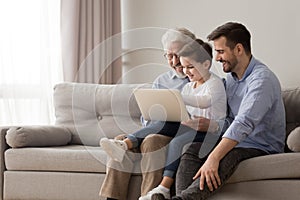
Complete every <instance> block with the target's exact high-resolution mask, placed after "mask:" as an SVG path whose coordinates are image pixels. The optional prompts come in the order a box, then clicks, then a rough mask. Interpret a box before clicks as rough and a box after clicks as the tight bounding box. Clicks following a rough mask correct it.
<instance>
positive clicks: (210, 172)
mask: <svg viewBox="0 0 300 200" xmlns="http://www.w3.org/2000/svg"><path fill="white" fill-rule="evenodd" d="M218 169H219V160H217V159H214V158H212V157H208V159H207V160H206V162H205V163H204V164H203V165H202V167H201V168H200V169H199V171H198V172H197V174H196V175H195V176H194V177H193V179H194V180H195V179H197V178H198V177H200V185H199V187H200V190H203V189H204V184H205V182H206V184H207V186H208V188H209V190H210V191H213V190H214V189H217V188H218V187H219V186H220V185H221V179H220V177H219V174H218Z"/></svg>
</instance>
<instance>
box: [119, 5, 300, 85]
mask: <svg viewBox="0 0 300 200" xmlns="http://www.w3.org/2000/svg"><path fill="white" fill-rule="evenodd" d="M121 2H122V25H123V27H122V31H123V33H131V34H129V35H126V34H125V37H124V41H123V47H124V48H125V50H127V53H125V56H124V61H125V63H124V69H123V74H124V78H123V80H122V81H123V82H125V83H139V82H149V81H152V80H153V79H154V78H155V77H156V76H157V75H158V74H159V73H161V72H162V71H165V70H166V69H168V68H167V64H166V61H165V60H164V59H163V57H162V54H163V50H162V48H161V43H160V37H161V35H162V34H163V32H164V31H165V28H173V27H186V28H188V29H190V30H192V31H193V32H194V33H195V34H196V35H197V36H198V37H200V38H202V39H206V36H207V35H208V34H209V33H210V32H211V31H212V30H213V29H214V28H215V27H217V26H219V25H221V24H223V23H225V22H227V21H237V22H241V23H243V24H244V25H246V26H247V28H248V29H249V31H250V32H251V34H252V52H253V55H254V56H255V57H256V58H258V59H260V60H261V61H263V62H264V63H266V64H267V65H268V66H269V67H270V68H271V69H272V70H273V71H274V72H275V74H276V75H277V76H278V77H279V80H280V82H281V83H282V86H283V87H293V86H300V79H299V78H298V76H299V75H300V66H299V67H298V65H299V64H298V56H300V55H298V52H299V48H300V39H299V36H300V23H299V19H300V12H299V7H300V1H299V0H285V1H274V0H226V1H208V0H206V1H204V0H122V1H121ZM149 27H152V28H149ZM137 28H138V29H137ZM214 71H218V72H220V73H219V74H220V75H221V72H222V70H221V67H220V66H219V64H214Z"/></svg>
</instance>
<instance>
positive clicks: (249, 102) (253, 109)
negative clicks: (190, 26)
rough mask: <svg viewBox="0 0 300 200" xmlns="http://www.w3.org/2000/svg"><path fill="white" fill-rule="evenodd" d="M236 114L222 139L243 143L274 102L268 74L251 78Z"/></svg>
mask: <svg viewBox="0 0 300 200" xmlns="http://www.w3.org/2000/svg"><path fill="white" fill-rule="evenodd" d="M245 89H246V90H247V91H246V92H245V94H244V96H243V99H242V101H241V104H240V107H239V110H238V113H237V115H236V117H235V118H234V120H233V122H232V123H231V125H230V126H229V128H228V129H227V131H226V132H225V133H224V136H223V137H226V138H229V139H232V140H235V141H237V142H241V141H243V140H244V139H245V138H246V137H248V136H249V134H251V132H253V130H254V129H255V127H256V126H257V125H258V124H259V123H260V122H261V120H262V119H263V117H264V116H265V114H266V113H267V112H268V111H269V110H270V109H271V107H272V105H273V101H274V89H273V86H272V81H271V80H270V78H269V76H268V74H264V73H262V74H261V75H258V76H255V77H251V79H250V80H249V82H248V85H247V88H245Z"/></svg>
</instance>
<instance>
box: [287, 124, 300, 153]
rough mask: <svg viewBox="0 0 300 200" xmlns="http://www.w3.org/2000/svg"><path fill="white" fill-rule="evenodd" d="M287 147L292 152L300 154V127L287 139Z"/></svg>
mask: <svg viewBox="0 0 300 200" xmlns="http://www.w3.org/2000/svg"><path fill="white" fill-rule="evenodd" d="M287 145H288V147H289V149H290V150H292V151H294V152H300V127H297V128H295V129H294V130H293V131H292V132H291V133H290V134H289V136H288V138H287Z"/></svg>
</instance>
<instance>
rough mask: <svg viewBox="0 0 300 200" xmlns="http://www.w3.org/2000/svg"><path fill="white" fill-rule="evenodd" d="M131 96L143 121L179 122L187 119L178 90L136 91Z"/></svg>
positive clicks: (187, 115)
mask: <svg viewBox="0 0 300 200" xmlns="http://www.w3.org/2000/svg"><path fill="white" fill-rule="evenodd" d="M133 94H134V96H135V99H136V101H137V104H138V106H139V108H140V111H141V113H142V116H143V118H144V119H145V120H158V121H170V122H181V121H186V120H188V119H189V114H188V112H187V110H186V107H185V104H184V102H183V99H182V96H181V94H180V91H179V90H176V89H136V90H135V91H134V92H133Z"/></svg>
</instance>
